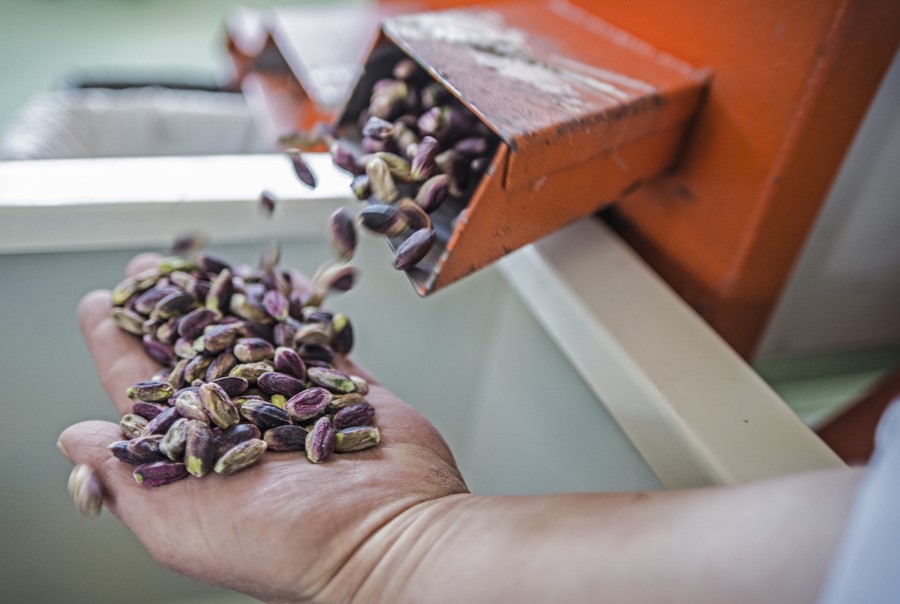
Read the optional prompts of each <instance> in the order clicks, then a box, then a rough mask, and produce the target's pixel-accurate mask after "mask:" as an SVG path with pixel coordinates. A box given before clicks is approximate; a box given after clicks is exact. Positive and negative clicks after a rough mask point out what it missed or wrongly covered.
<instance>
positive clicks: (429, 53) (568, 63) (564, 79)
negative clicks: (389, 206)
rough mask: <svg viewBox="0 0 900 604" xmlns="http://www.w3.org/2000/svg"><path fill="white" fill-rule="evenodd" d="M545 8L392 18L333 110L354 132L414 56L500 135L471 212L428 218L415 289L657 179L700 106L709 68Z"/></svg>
mask: <svg viewBox="0 0 900 604" xmlns="http://www.w3.org/2000/svg"><path fill="white" fill-rule="evenodd" d="M548 6H549V5H548V4H544V3H528V4H526V5H522V4H517V5H504V6H495V7H491V8H490V9H466V10H450V11H439V12H431V13H418V14H413V15H402V16H397V17H393V18H390V19H387V20H386V21H385V22H384V24H383V26H382V32H381V36H380V38H379V39H378V41H377V42H376V43H375V45H374V46H373V48H372V50H371V52H370V53H369V56H368V58H367V61H366V67H365V69H364V72H363V75H362V77H361V78H360V80H359V81H358V82H357V84H356V86H355V88H354V90H353V92H352V93H351V95H350V97H349V99H348V102H347V104H346V105H345V107H344V111H343V114H342V116H341V118H339V124H340V125H341V126H342V131H344V132H347V131H348V130H349V131H352V130H353V129H354V128H355V125H356V122H357V116H358V115H359V113H360V111H362V110H363V108H364V107H365V106H366V104H367V103H368V99H369V95H370V91H371V89H372V85H373V84H374V82H375V81H376V80H378V79H379V78H381V77H385V76H386V75H387V74H388V73H389V69H390V66H392V65H393V64H394V62H396V61H397V60H398V58H400V57H403V56H409V57H412V58H413V59H415V60H416V61H417V62H418V63H419V64H420V65H421V66H422V67H424V68H425V69H426V70H427V71H428V72H429V73H430V74H431V76H432V77H434V79H435V80H437V81H439V82H440V83H442V84H443V85H444V86H445V87H446V88H447V89H448V90H449V91H450V92H452V93H453V94H454V95H455V96H456V97H457V98H458V99H459V100H461V101H462V103H463V104H464V105H465V106H466V107H468V108H469V109H470V110H471V111H472V112H473V113H474V114H475V115H477V116H478V117H479V118H480V119H481V121H482V122H483V123H484V124H486V125H487V126H488V127H489V128H490V129H491V130H492V131H493V132H494V133H495V134H496V135H497V136H498V137H499V138H500V140H501V141H502V142H503V144H501V145H500V147H499V149H498V151H497V153H496V155H495V157H494V158H493V162H492V164H491V168H490V169H489V170H488V172H487V174H486V175H485V177H483V179H482V181H481V183H480V184H479V186H478V188H477V189H476V190H475V193H474V195H473V196H472V198H471V200H470V201H469V203H468V207H467V209H466V214H465V219H463V220H459V221H458V223H457V224H456V226H455V228H454V227H453V225H451V220H452V219H453V218H454V216H455V214H456V212H458V211H459V210H461V209H462V208H461V207H459V206H457V207H452V208H451V210H444V211H443V212H442V213H441V214H439V215H438V216H433V217H432V218H433V219H434V221H435V225H436V230H437V235H438V245H437V246H436V247H435V249H433V250H432V252H431V253H430V254H429V256H428V257H427V258H426V259H425V261H424V262H423V263H421V264H420V265H419V268H418V269H417V270H415V271H412V272H411V273H410V278H411V280H412V281H413V283H414V285H415V286H416V289H417V291H418V292H419V293H420V294H421V295H427V294H429V293H431V292H434V291H436V290H438V289H441V288H442V287H445V286H446V285H449V284H450V283H452V282H454V281H456V280H458V279H460V278H462V277H464V276H465V275H467V274H469V273H471V272H473V271H475V270H477V269H479V268H481V267H483V266H485V265H486V264H488V263H490V262H493V261H494V260H497V259H498V258H500V257H501V256H503V255H505V254H507V253H509V252H511V251H512V250H515V249H517V248H519V247H521V246H522V245H525V244H527V243H530V242H532V241H535V240H537V239H539V238H540V237H542V236H543V235H546V234H548V233H550V232H552V231H554V230H556V229H558V228H560V227H561V226H564V225H565V224H568V223H570V222H572V221H574V220H576V219H578V218H580V217H583V216H585V215H589V214H591V213H592V212H594V211H596V210H597V209H598V208H600V207H602V206H603V205H605V204H608V203H610V202H612V201H614V200H615V199H617V198H618V197H619V196H621V195H622V193H623V191H627V190H628V189H629V188H631V187H634V186H636V185H637V184H639V183H641V182H642V181H644V180H646V179H650V178H653V177H655V176H657V175H659V174H660V173H661V172H662V171H663V170H665V169H666V168H667V167H669V166H670V165H671V164H672V162H673V160H674V158H675V156H676V153H677V150H678V148H679V144H680V143H681V142H682V140H683V139H684V134H685V131H686V127H687V124H688V120H689V118H690V117H691V116H692V115H693V113H694V111H695V110H696V109H697V107H698V105H699V103H700V100H701V97H702V94H703V90H704V87H705V86H706V84H707V82H708V78H709V72H708V71H706V70H700V69H695V68H693V67H691V66H689V65H687V64H686V63H684V62H682V61H678V60H676V59H674V58H673V57H671V56H668V55H666V54H664V53H660V52H657V51H655V50H653V49H652V48H650V47H648V46H647V45H643V44H636V43H635V41H634V40H633V39H632V38H631V37H630V36H627V35H626V34H624V33H623V32H621V31H618V30H615V28H612V27H606V28H603V29H596V28H594V29H589V28H585V27H583V26H582V24H581V23H579V22H578V21H576V20H572V19H568V18H566V17H564V16H560V15H557V14H555V13H553V12H552V11H550V10H549V8H548ZM398 243H399V241H397V240H394V241H392V244H393V245H395V246H396V245H397V244H398Z"/></svg>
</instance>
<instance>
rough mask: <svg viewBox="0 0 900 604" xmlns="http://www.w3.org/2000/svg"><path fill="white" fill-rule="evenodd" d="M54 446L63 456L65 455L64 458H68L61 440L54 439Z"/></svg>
mask: <svg viewBox="0 0 900 604" xmlns="http://www.w3.org/2000/svg"><path fill="white" fill-rule="evenodd" d="M56 448H57V449H59V452H60V453H62V454H63V457H65V458H66V459H68V457H69V452H68V451H67V450H66V448H65V447H64V446H63V444H62V441H61V440H57V441H56Z"/></svg>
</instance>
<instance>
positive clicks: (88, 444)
mask: <svg viewBox="0 0 900 604" xmlns="http://www.w3.org/2000/svg"><path fill="white" fill-rule="evenodd" d="M121 438H122V434H121V432H120V430H119V427H118V426H117V425H116V424H111V423H109V422H101V421H90V422H82V423H80V424H75V425H74V426H70V427H69V428H66V430H65V431H64V432H63V433H62V434H61V435H60V437H59V441H58V443H57V446H58V447H59V450H60V451H61V452H62V454H63V455H64V456H65V457H66V458H67V459H68V460H69V461H71V462H72V463H73V464H85V465H88V466H90V467H91V468H93V470H94V471H95V472H97V473H98V474H99V476H100V481H101V482H102V483H103V499H104V504H105V505H106V506H107V507H108V508H109V509H110V511H112V512H113V513H114V514H116V515H118V514H117V513H116V509H115V503H116V499H117V495H118V493H120V492H121V490H122V488H123V487H125V486H130V485H128V483H127V481H131V482H134V478H133V477H132V476H131V475H130V473H129V472H128V471H127V468H125V464H122V463H119V462H118V461H117V460H116V459H113V458H112V457H111V456H110V455H109V452H108V451H107V450H106V446H107V445H108V444H109V443H111V442H113V441H116V440H120V439H121ZM123 470H124V471H123Z"/></svg>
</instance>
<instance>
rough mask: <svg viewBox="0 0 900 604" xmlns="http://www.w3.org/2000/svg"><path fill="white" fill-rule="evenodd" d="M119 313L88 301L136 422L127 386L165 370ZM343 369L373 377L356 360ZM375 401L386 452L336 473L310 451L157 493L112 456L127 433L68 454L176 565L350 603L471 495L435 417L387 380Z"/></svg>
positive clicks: (275, 591) (283, 593)
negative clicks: (445, 508) (435, 517)
mask: <svg viewBox="0 0 900 604" xmlns="http://www.w3.org/2000/svg"><path fill="white" fill-rule="evenodd" d="M155 262H156V257H155V256H153V255H142V256H138V257H137V258H135V259H134V260H133V261H132V262H131V264H130V265H129V267H128V270H127V273H128V274H129V275H134V274H136V273H138V272H140V271H142V270H144V269H146V268H149V267H150V266H153V265H154V264H155ZM110 310H111V300H110V293H109V292H108V291H96V292H92V293H90V294H88V295H87V296H85V298H84V299H83V300H82V302H81V304H80V306H79V310H78V318H79V323H80V326H81V330H82V333H83V335H84V337H85V339H86V342H87V345H88V348H89V350H90V352H91V355H92V356H93V358H94V362H95V364H96V367H97V371H98V374H99V377H100V380H101V382H102V384H103V386H104V388H105V389H106V391H107V393H108V394H109V396H110V398H111V399H112V401H113V403H114V405H115V406H116V409H117V410H118V411H119V413H121V414H124V413H127V412H129V411H130V408H131V401H130V399H128V398H127V396H126V395H125V391H126V388H127V387H128V386H129V385H131V384H133V383H135V382H137V381H140V380H143V379H147V378H148V377H149V376H150V375H151V374H152V373H153V372H154V371H155V370H156V369H158V368H159V367H158V365H157V364H156V363H155V362H154V361H152V360H151V359H150V358H149V357H147V355H146V354H145V352H144V350H143V348H142V346H141V344H140V342H139V340H137V339H136V338H134V337H133V336H131V335H129V334H127V333H125V332H123V331H121V330H120V329H119V328H118V326H117V325H116V324H115V323H114V322H113V320H112V319H111V318H110ZM335 364H336V365H337V366H338V368H339V369H341V370H343V371H345V372H348V373H354V374H357V375H363V376H365V377H368V376H367V375H366V373H365V372H364V371H363V370H362V369H360V368H359V367H357V366H355V365H354V364H353V363H352V362H351V361H349V360H346V359H341V360H339V361H337V362H336V363H335ZM366 398H367V400H368V401H369V402H370V403H371V404H372V405H373V406H374V407H375V409H376V416H375V417H376V423H377V425H378V426H379V429H380V431H381V435H382V438H381V443H380V444H379V445H378V446H377V447H374V448H372V449H368V450H365V451H360V452H356V453H354V454H352V455H346V456H345V455H334V456H332V457H331V458H330V459H329V460H328V461H327V462H326V463H324V464H312V463H309V462H307V460H306V459H305V455H304V454H303V453H302V452H299V453H271V452H270V453H266V454H265V455H264V456H263V459H262V460H261V462H260V463H258V464H256V465H255V466H253V467H251V468H249V469H247V470H244V471H242V472H239V473H237V474H233V475H230V476H220V475H217V474H214V475H208V476H206V477H204V478H203V479H200V480H197V479H194V478H192V477H189V478H188V479H186V480H182V481H179V482H176V483H172V484H169V485H165V486H163V487H158V488H146V487H142V486H140V485H138V484H137V483H136V482H135V480H134V478H133V477H132V474H131V470H132V468H131V467H129V466H128V465H127V464H124V463H122V462H120V461H119V460H117V459H115V458H112V457H111V456H110V455H109V453H108V452H107V450H106V446H107V445H108V444H109V443H111V442H113V441H115V440H119V439H121V432H120V430H119V427H118V425H116V424H113V423H109V422H101V421H91V422H83V423H80V424H77V425H74V426H71V427H70V428H68V429H66V430H65V431H64V432H63V434H62V435H61V436H60V440H59V445H60V449H61V450H62V452H63V453H64V454H65V456H66V457H67V458H68V459H69V460H70V461H72V462H73V463H83V464H87V465H89V466H91V467H92V468H94V469H95V470H96V471H97V472H98V473H99V475H100V477H101V480H102V482H103V485H104V491H105V500H104V503H105V504H106V506H107V508H108V509H109V510H110V511H111V512H112V513H113V514H114V515H115V516H116V517H118V518H119V519H120V520H121V521H122V522H123V523H124V524H125V525H126V526H127V527H128V528H129V529H130V530H132V531H133V532H134V533H135V535H136V536H137V537H138V539H139V540H140V541H141V542H142V543H143V544H144V546H145V547H146V548H147V550H148V551H149V552H150V553H151V555H152V556H153V557H154V558H155V559H156V560H158V561H159V562H161V563H162V564H164V565H166V566H168V567H169V568H171V569H173V570H175V571H177V572H179V573H182V574H185V575H187V576H189V577H192V578H194V579H197V580H200V581H203V582H206V583H211V584H215V585H220V586H223V587H226V588H229V589H233V590H236V591H240V592H243V593H246V594H249V595H251V596H253V597H256V598H259V599H262V600H266V601H327V602H343V601H349V600H352V599H353V598H354V595H355V594H357V592H358V591H359V590H360V589H361V588H362V586H363V584H364V583H365V582H366V581H367V580H368V579H369V578H370V576H371V575H372V573H373V572H374V571H375V567H376V566H378V564H379V562H380V561H381V560H382V558H383V556H384V555H385V554H386V552H387V551H388V550H389V549H390V548H391V546H392V544H393V543H394V542H395V541H396V540H397V539H399V538H400V536H401V534H402V533H404V532H405V531H407V530H408V529H409V527H410V526H411V525H414V524H415V523H414V518H415V516H416V515H417V513H418V511H419V510H420V509H422V508H423V505H427V504H428V502H437V501H438V500H441V499H445V498H448V496H451V495H455V494H461V493H466V492H467V490H466V486H465V483H464V482H463V480H462V477H461V476H460V474H459V471H458V469H457V468H456V465H455V463H454V461H453V456H452V455H451V453H450V451H449V449H448V448H447V446H446V444H445V443H444V441H443V439H442V438H441V436H440V434H439V433H438V432H437V430H436V429H435V428H434V427H433V426H432V425H431V424H430V423H429V422H428V421H427V420H426V419H425V418H424V417H422V416H421V415H420V414H419V413H418V412H417V411H415V410H414V409H412V408H411V407H409V406H408V405H406V404H405V403H403V402H402V401H401V400H399V399H398V398H397V397H396V396H394V395H393V394H391V393H390V392H389V391H387V390H386V389H384V388H382V387H381V386H379V385H377V384H375V383H372V384H371V386H370V391H369V394H368V395H367V397H366Z"/></svg>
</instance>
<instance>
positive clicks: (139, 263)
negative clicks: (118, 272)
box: [125, 252, 161, 277]
mask: <svg viewBox="0 0 900 604" xmlns="http://www.w3.org/2000/svg"><path fill="white" fill-rule="evenodd" d="M160 257H161V256H160V255H159V254H157V253H154V252H146V253H144V254H138V255H137V256H135V257H134V258H132V259H131V260H130V261H129V262H128V266H127V267H125V275H126V276H127V277H133V276H134V275H137V274H138V273H142V272H144V271H145V270H147V269H151V268H153V267H155V266H156V265H157V263H158V262H159V259H160Z"/></svg>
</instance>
